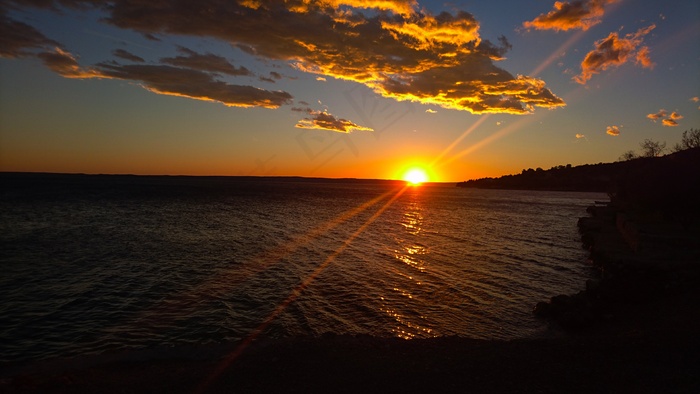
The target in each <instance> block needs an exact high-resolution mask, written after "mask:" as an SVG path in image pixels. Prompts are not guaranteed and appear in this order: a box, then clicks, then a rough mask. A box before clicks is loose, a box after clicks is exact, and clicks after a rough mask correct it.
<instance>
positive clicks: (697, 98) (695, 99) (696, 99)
mask: <svg viewBox="0 0 700 394" xmlns="http://www.w3.org/2000/svg"><path fill="white" fill-rule="evenodd" d="M690 101H692V102H695V103H697V102H700V97H697V96H696V97H692V98H691V99H690Z"/></svg>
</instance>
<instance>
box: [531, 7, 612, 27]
mask: <svg viewBox="0 0 700 394" xmlns="http://www.w3.org/2000/svg"><path fill="white" fill-rule="evenodd" d="M615 1H616V0H579V1H572V2H564V1H556V2H554V10H552V11H550V12H548V13H547V14H541V15H540V16H538V17H537V18H535V19H533V20H532V21H527V22H524V23H523V26H524V27H525V28H526V29H535V30H555V31H567V30H572V29H578V30H588V29H589V28H590V27H591V26H594V25H597V24H598V23H600V22H601V20H602V18H603V15H604V14H605V6H606V5H608V4H611V3H614V2H615Z"/></svg>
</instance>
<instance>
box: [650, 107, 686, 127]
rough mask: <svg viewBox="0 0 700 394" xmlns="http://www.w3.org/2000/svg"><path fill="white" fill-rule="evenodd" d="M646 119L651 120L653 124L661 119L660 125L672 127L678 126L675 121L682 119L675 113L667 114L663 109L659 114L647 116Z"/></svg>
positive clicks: (681, 116)
mask: <svg viewBox="0 0 700 394" xmlns="http://www.w3.org/2000/svg"><path fill="white" fill-rule="evenodd" d="M647 119H651V120H652V121H654V122H656V121H657V120H659V119H661V124H662V125H664V126H669V127H674V126H678V122H677V120H680V119H683V115H681V114H679V113H678V112H675V111H673V112H671V113H670V114H669V113H668V112H667V111H666V110H665V109H660V110H659V112H657V113H655V114H648V115H647Z"/></svg>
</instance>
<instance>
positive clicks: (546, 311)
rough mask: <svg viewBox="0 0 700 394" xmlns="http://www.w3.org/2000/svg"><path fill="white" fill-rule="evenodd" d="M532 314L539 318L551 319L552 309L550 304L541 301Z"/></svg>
mask: <svg viewBox="0 0 700 394" xmlns="http://www.w3.org/2000/svg"><path fill="white" fill-rule="evenodd" d="M532 313H534V314H535V316H537V317H549V316H550V315H551V308H550V305H549V303H547V302H544V301H540V302H538V303H537V305H535V308H533V310H532Z"/></svg>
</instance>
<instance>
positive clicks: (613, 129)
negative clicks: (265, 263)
mask: <svg viewBox="0 0 700 394" xmlns="http://www.w3.org/2000/svg"><path fill="white" fill-rule="evenodd" d="M605 132H606V133H608V135H612V136H613V137H617V136H618V135H620V126H608V128H607V130H605Z"/></svg>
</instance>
